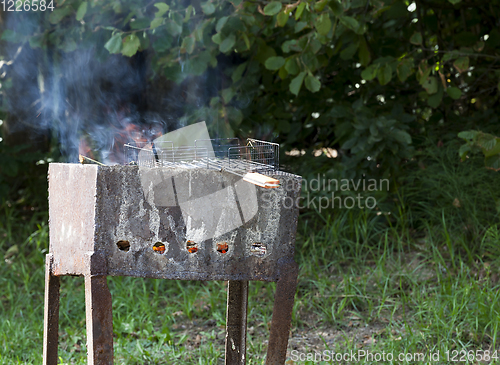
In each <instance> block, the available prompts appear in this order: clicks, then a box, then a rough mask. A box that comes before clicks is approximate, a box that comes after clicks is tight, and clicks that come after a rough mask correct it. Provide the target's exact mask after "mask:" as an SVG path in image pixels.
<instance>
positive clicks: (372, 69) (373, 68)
mask: <svg viewBox="0 0 500 365" xmlns="http://www.w3.org/2000/svg"><path fill="white" fill-rule="evenodd" d="M377 70H378V65H370V66H368V67H367V68H366V69H364V70H363V71H362V72H361V77H362V78H363V79H365V80H366V81H370V80H373V79H374V78H375V76H377Z"/></svg>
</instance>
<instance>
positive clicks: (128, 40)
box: [122, 34, 141, 57]
mask: <svg viewBox="0 0 500 365" xmlns="http://www.w3.org/2000/svg"><path fill="white" fill-rule="evenodd" d="M140 46H141V41H140V40H139V38H138V37H137V36H136V35H135V34H130V35H128V36H127V37H125V39H124V40H123V47H122V55H124V56H127V57H132V56H133V55H135V54H136V53H137V50H138V49H139V47H140Z"/></svg>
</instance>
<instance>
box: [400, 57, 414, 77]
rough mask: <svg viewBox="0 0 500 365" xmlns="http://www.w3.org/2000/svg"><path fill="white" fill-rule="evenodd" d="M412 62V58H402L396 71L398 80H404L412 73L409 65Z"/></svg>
mask: <svg viewBox="0 0 500 365" xmlns="http://www.w3.org/2000/svg"><path fill="white" fill-rule="evenodd" d="M412 64H413V60H412V59H404V60H403V61H401V63H400V64H399V65H398V67H397V69H396V70H397V73H398V78H399V81H401V82H405V81H406V79H407V78H408V77H409V76H410V75H411V74H412V69H411V66H412Z"/></svg>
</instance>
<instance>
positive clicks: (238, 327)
mask: <svg viewBox="0 0 500 365" xmlns="http://www.w3.org/2000/svg"><path fill="white" fill-rule="evenodd" d="M227 291H228V294H227V314H226V362H225V364H226V365H245V362H246V359H245V357H246V337H247V306H248V281H240V280H238V281H236V280H230V281H229V282H228V286H227Z"/></svg>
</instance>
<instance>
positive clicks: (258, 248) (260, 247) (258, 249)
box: [250, 242, 267, 256]
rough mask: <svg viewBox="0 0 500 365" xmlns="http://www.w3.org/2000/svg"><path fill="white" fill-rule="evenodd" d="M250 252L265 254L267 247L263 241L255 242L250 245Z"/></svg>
mask: <svg viewBox="0 0 500 365" xmlns="http://www.w3.org/2000/svg"><path fill="white" fill-rule="evenodd" d="M250 252H251V253H252V254H253V255H255V256H264V255H265V254H266V252H267V247H266V245H264V244H262V243H261V242H254V243H252V246H251V247H250Z"/></svg>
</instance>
